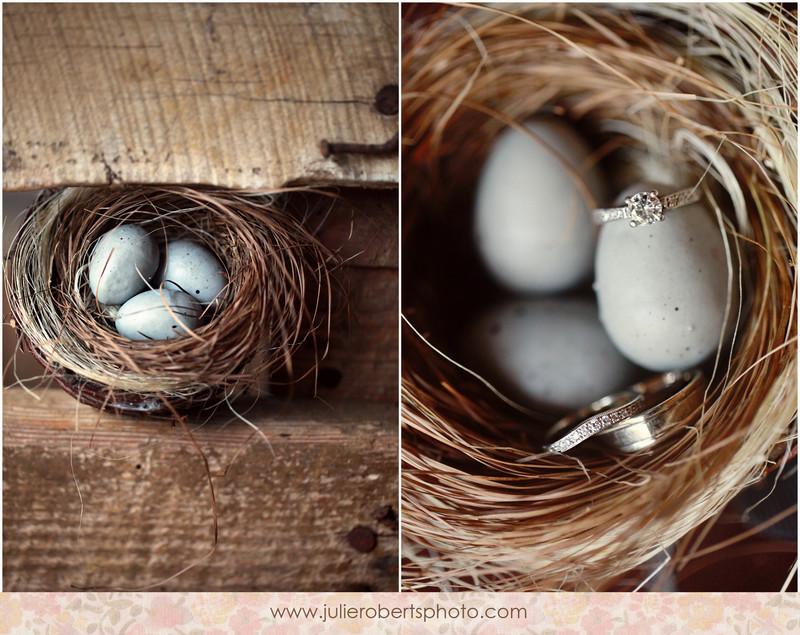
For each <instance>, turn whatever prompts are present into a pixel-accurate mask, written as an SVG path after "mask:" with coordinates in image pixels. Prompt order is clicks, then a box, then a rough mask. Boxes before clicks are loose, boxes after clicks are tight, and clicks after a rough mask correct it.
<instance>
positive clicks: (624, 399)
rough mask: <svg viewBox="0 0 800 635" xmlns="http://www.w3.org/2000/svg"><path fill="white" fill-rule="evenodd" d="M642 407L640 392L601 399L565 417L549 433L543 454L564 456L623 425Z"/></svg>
mask: <svg viewBox="0 0 800 635" xmlns="http://www.w3.org/2000/svg"><path fill="white" fill-rule="evenodd" d="M643 407H644V397H643V395H642V393H641V392H637V391H635V390H624V391H622V392H619V393H616V394H613V395H609V396H608V397H603V398H602V399H598V400H597V401H595V402H593V403H592V404H591V405H590V406H587V407H586V408H583V409H582V410H579V411H578V412H576V413H575V414H574V415H570V416H569V417H565V418H563V419H561V421H559V422H558V423H556V424H555V425H554V426H553V427H552V428H550V430H549V431H548V433H547V435H546V437H545V441H546V442H547V443H546V444H545V446H544V450H545V452H566V451H567V450H569V449H571V448H574V447H575V446H576V445H578V444H579V443H583V442H584V441H586V439H588V438H589V437H591V436H594V435H595V434H597V433H599V432H602V431H603V430H605V429H606V428H609V427H610V426H613V425H614V424H616V423H619V422H621V421H625V420H626V419H628V418H630V417H631V416H633V415H635V414H636V413H638V412H640V411H641V410H642V408H643Z"/></svg>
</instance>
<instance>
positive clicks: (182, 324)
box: [114, 289, 203, 340]
mask: <svg viewBox="0 0 800 635" xmlns="http://www.w3.org/2000/svg"><path fill="white" fill-rule="evenodd" d="M202 311H203V307H202V306H201V305H200V304H199V303H198V302H195V300H193V299H192V297H191V296H189V295H187V294H186V293H183V292H182V291H173V290H170V289H161V290H150V291H145V292H143V293H140V294H139V295H136V296H134V297H132V298H131V299H130V300H128V301H127V302H126V303H125V304H123V305H122V306H121V307H120V308H119V311H118V312H117V317H116V320H115V322H114V324H115V326H116V327H117V331H119V334H120V335H122V336H124V337H127V338H128V339H130V340H168V339H172V338H175V337H179V336H181V335H183V334H185V333H186V331H187V329H188V330H193V329H195V328H197V326H198V325H199V324H200V315H201V314H202Z"/></svg>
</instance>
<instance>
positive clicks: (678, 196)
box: [592, 187, 700, 227]
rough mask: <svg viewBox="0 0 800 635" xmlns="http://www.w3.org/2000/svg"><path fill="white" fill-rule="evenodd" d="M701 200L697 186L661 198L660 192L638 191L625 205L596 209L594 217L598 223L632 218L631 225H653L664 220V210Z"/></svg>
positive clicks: (626, 198)
mask: <svg viewBox="0 0 800 635" xmlns="http://www.w3.org/2000/svg"><path fill="white" fill-rule="evenodd" d="M698 200H700V192H699V190H698V189H697V188H696V187H692V188H688V189H685V190H681V191H680V192H675V193H674V194H667V195H666V196H662V197H661V198H659V196H658V192H657V191H656V190H652V191H650V192H637V193H636V194H633V195H631V196H626V197H625V207H610V208H607V209H596V210H594V211H593V212H592V218H593V219H594V222H595V223H597V224H598V225H601V224H602V223H608V222H610V221H614V220H622V219H630V225H631V227H638V226H639V225H652V224H653V223H657V222H660V221H662V220H664V211H665V210H668V209H674V208H676V207H682V206H683V205H688V204H689V203H694V202H696V201H698Z"/></svg>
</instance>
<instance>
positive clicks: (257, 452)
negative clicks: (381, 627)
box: [3, 389, 398, 591]
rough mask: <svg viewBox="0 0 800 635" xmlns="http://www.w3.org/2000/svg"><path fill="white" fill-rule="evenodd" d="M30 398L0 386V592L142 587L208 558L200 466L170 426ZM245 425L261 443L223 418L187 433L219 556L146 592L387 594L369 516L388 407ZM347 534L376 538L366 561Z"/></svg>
mask: <svg viewBox="0 0 800 635" xmlns="http://www.w3.org/2000/svg"><path fill="white" fill-rule="evenodd" d="M40 394H41V395H42V400H41V401H35V400H33V399H32V398H31V397H30V396H29V395H27V394H26V393H25V392H23V391H22V390H20V389H10V390H7V391H6V392H5V400H4V407H3V415H4V428H5V430H4V451H3V455H4V465H3V474H4V489H3V519H4V540H3V567H4V569H3V579H4V589H5V590H7V591H12V590H13V591H45V590H69V589H70V588H71V587H73V586H80V587H83V586H92V585H100V586H102V585H112V586H120V587H125V588H134V587H139V586H145V585H148V584H152V583H156V582H158V581H159V580H161V579H164V578H166V577H168V576H170V575H172V574H173V573H175V572H177V571H178V570H180V569H181V568H182V567H184V566H186V565H188V564H190V563H191V562H193V561H194V560H196V559H199V558H201V557H202V556H204V555H205V554H206V553H207V552H208V550H209V549H210V546H211V544H212V516H211V511H210V503H209V495H208V487H207V483H206V479H205V470H204V468H203V461H202V459H201V458H200V456H199V454H198V453H197V451H196V449H195V448H194V446H193V445H192V444H191V442H190V441H189V440H188V439H187V438H186V436H185V434H184V433H183V431H182V429H181V428H180V427H173V426H172V425H170V423H169V422H167V421H157V420H152V419H137V418H131V417H119V416H113V415H107V414H102V413H99V412H98V411H96V410H93V409H91V408H88V407H85V406H80V405H79V404H77V403H76V402H75V401H74V400H72V399H71V398H70V397H69V396H67V395H66V394H65V393H63V392H62V391H60V390H58V389H48V390H44V391H42V392H41V393H40ZM247 417H248V418H249V419H250V420H251V421H253V422H254V423H255V424H256V425H258V427H259V429H260V430H261V431H262V432H263V433H264V435H265V436H266V439H267V441H268V444H267V442H265V441H264V440H263V439H261V438H260V437H254V436H253V431H252V429H251V428H249V427H248V426H247V425H245V424H244V423H242V422H241V421H239V420H238V419H236V418H235V417H233V416H232V415H230V414H228V415H223V414H222V413H218V414H217V415H215V416H214V417H213V418H212V419H211V420H210V421H207V422H205V423H204V425H203V426H202V427H200V428H195V429H194V431H193V435H194V437H195V439H196V441H197V443H198V444H199V445H200V447H201V448H202V449H203V452H204V453H205V455H206V457H207V459H208V462H209V465H210V468H211V470H212V473H213V474H214V475H215V476H214V479H213V480H214V486H215V491H216V497H217V505H218V515H219V527H220V538H219V546H218V548H217V551H216V553H215V554H214V555H213V556H212V557H211V558H210V559H209V560H207V561H205V562H203V563H202V564H200V565H199V566H197V567H195V568H194V569H191V570H190V571H188V572H186V573H185V574H183V575H182V576H180V577H178V578H177V579H175V580H173V581H171V582H169V583H167V584H164V585H160V586H158V587H157V588H158V589H163V590H172V591H189V590H225V591H232V590H253V591H256V590H262V591H267V590H270V591H290V590H293V591H343V590H365V589H370V590H373V591H392V590H396V589H397V533H396V529H395V528H393V527H391V526H390V524H384V523H383V522H380V521H378V520H377V519H376V514H375V512H376V510H377V509H378V508H380V507H381V506H385V505H391V506H393V508H394V509H395V510H396V509H397V493H398V492H397V487H398V486H397V469H398V466H397V410H396V406H395V405H394V404H367V403H341V402H340V403H336V404H335V405H333V406H332V407H329V406H326V405H323V404H321V403H320V402H311V401H300V402H295V403H292V404H291V405H290V406H288V407H284V404H280V403H261V404H259V405H258V406H257V407H256V408H255V409H254V410H252V411H251V412H249V413H248V414H247ZM196 423H198V422H195V424H196ZM358 525H365V526H368V527H370V528H371V529H373V530H374V531H375V532H376V533H377V535H378V538H377V546H376V547H375V549H374V550H373V551H371V552H369V553H360V552H358V551H356V550H355V549H354V548H353V547H351V546H350V545H349V544H348V542H347V539H346V537H347V534H348V532H349V531H350V530H351V529H352V528H353V527H355V526H358Z"/></svg>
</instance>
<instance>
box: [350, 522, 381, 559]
mask: <svg viewBox="0 0 800 635" xmlns="http://www.w3.org/2000/svg"><path fill="white" fill-rule="evenodd" d="M347 542H349V543H350V546H351V547H353V549H355V550H356V551H360V552H362V553H367V552H368V551H372V550H373V549H374V548H375V543H376V538H375V532H374V531H372V530H371V529H370V528H369V527H364V526H363V525H358V526H357V527H353V528H352V529H351V530H350V533H349V534H347Z"/></svg>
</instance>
